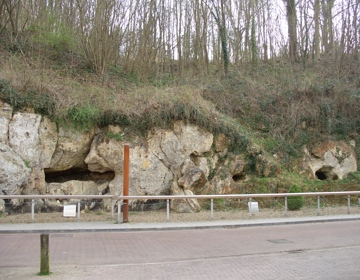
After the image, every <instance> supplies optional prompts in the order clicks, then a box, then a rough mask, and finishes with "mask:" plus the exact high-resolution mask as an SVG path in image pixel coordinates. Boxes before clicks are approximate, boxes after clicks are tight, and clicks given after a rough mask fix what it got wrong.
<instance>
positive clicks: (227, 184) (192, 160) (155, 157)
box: [0, 102, 357, 212]
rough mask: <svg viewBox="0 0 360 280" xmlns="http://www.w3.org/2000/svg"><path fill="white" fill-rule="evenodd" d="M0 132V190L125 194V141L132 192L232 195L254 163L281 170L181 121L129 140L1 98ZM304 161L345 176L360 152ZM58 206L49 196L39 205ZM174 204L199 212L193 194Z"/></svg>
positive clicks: (320, 153)
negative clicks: (24, 109)
mask: <svg viewBox="0 0 360 280" xmlns="http://www.w3.org/2000/svg"><path fill="white" fill-rule="evenodd" d="M0 132H1V134H0V152H1V153H0V164H1V166H0V191H1V193H2V194H56V195H64V194H96V195H98V194H102V195H103V194H112V195H122V192H123V187H122V185H123V151H124V145H125V144H126V143H128V144H129V145H130V147H131V148H130V195H144V196H146V195H170V194H171V195H192V194H230V193H236V192H237V191H238V190H239V189H241V187H239V186H241V184H242V183H243V182H244V181H245V180H247V178H248V176H249V175H248V174H247V171H248V170H250V169H251V170H252V172H253V174H256V175H257V176H262V177H268V176H276V175H277V174H278V173H279V172H281V169H280V167H279V165H278V164H277V163H276V161H275V160H274V159H272V158H271V157H269V156H268V155H266V153H265V152H264V151H262V149H261V148H259V147H257V146H255V145H253V144H249V145H248V147H247V151H246V152H245V153H247V154H240V155H239V154H237V155H235V154H232V153H230V152H229V143H230V141H229V139H228V138H227V137H226V136H225V135H223V134H219V135H216V136H214V135H213V134H212V133H210V132H208V131H206V130H204V129H202V128H201V127H198V126H196V125H194V124H191V123H186V122H184V121H174V124H173V127H172V129H161V128H156V127H154V128H152V129H151V130H150V131H149V132H148V133H147V135H146V136H145V137H140V136H133V137H132V138H131V139H126V137H124V135H125V133H124V131H123V128H121V127H118V126H112V125H109V126H107V127H102V128H94V129H92V130H90V131H86V132H79V131H76V130H74V129H72V128H66V127H62V126H58V125H56V124H55V123H54V122H52V121H51V120H49V119H48V118H46V117H43V116H40V115H38V114H34V113H28V112H16V113H13V110H12V108H11V106H9V105H8V104H6V103H1V102H0ZM249 156H250V157H251V158H252V160H251V162H248V160H247V159H248V158H249ZM305 162H306V164H305V165H306V167H305V168H307V169H308V170H310V172H311V173H312V176H313V177H314V178H316V177H317V178H320V177H321V176H325V177H326V178H333V179H336V178H338V179H341V178H343V177H344V176H346V174H347V173H348V172H352V171H355V170H356V169H357V165H356V164H357V163H356V156H355V153H354V151H353V149H352V148H351V146H349V145H346V144H345V143H337V142H329V143H325V144H323V145H320V146H319V147H314V148H312V149H308V150H306V159H305ZM19 203H20V202H19ZM109 203H110V201H104V202H103V203H99V202H97V201H91V202H89V205H87V207H89V208H93V207H97V206H99V207H105V208H108V207H109ZM145 203H146V204H147V205H149V204H151V203H156V202H152V201H133V200H132V201H131V207H133V208H135V209H136V208H142V207H143V205H145ZM61 204H62V202H61V201H52V202H51V201H49V200H44V201H40V202H39V203H38V204H37V209H39V211H41V210H42V209H43V208H45V209H47V208H49V207H50V208H51V207H53V208H55V207H59V206H61ZM18 206H19V205H17V207H18ZM154 207H156V206H154ZM171 209H172V210H173V211H177V212H194V211H200V205H199V202H198V201H197V200H196V199H181V200H180V199H179V200H175V201H173V202H172V203H171Z"/></svg>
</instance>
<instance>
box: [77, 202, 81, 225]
mask: <svg viewBox="0 0 360 280" xmlns="http://www.w3.org/2000/svg"><path fill="white" fill-rule="evenodd" d="M77 218H78V221H80V199H79V200H78V203H77Z"/></svg>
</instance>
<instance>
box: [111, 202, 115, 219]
mask: <svg viewBox="0 0 360 280" xmlns="http://www.w3.org/2000/svg"><path fill="white" fill-rule="evenodd" d="M114 208H115V200H113V199H111V219H114Z"/></svg>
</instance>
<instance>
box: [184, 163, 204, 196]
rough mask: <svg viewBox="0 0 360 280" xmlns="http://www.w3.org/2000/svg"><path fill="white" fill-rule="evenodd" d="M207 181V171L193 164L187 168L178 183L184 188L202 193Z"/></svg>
mask: <svg viewBox="0 0 360 280" xmlns="http://www.w3.org/2000/svg"><path fill="white" fill-rule="evenodd" d="M206 181H207V180H206V177H205V173H204V172H203V171H202V170H201V169H200V168H198V167H197V166H195V165H191V166H189V167H188V168H186V170H185V173H184V175H183V176H182V177H181V178H180V179H179V180H178V185H179V186H180V187H182V188H183V189H184V190H191V191H192V192H193V193H196V194H200V193H201V188H202V187H203V186H204V185H205V183H206Z"/></svg>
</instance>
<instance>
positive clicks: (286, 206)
mask: <svg viewBox="0 0 360 280" xmlns="http://www.w3.org/2000/svg"><path fill="white" fill-rule="evenodd" d="M287 209H288V205H287V196H285V217H287Z"/></svg>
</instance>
